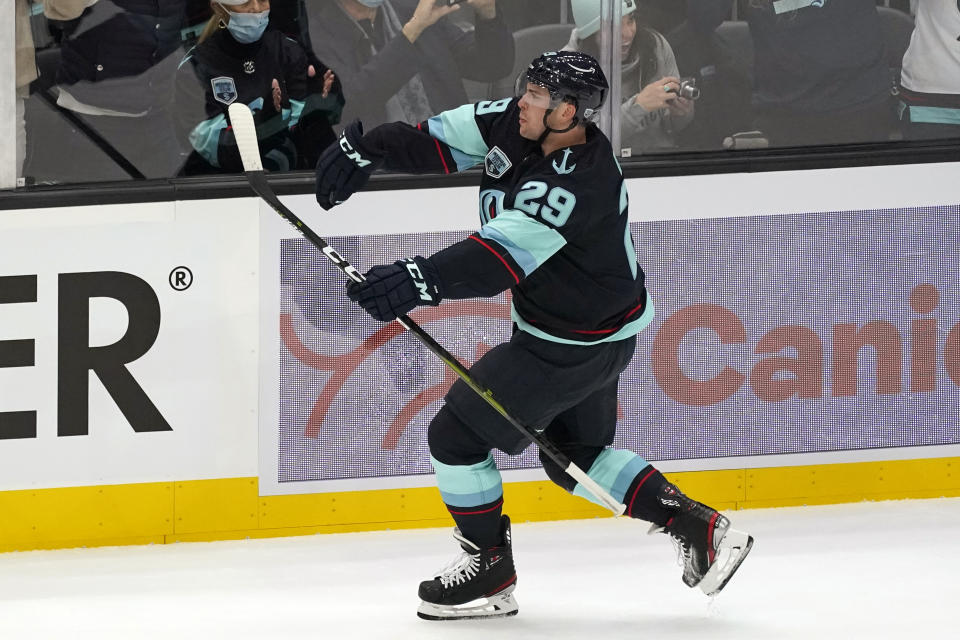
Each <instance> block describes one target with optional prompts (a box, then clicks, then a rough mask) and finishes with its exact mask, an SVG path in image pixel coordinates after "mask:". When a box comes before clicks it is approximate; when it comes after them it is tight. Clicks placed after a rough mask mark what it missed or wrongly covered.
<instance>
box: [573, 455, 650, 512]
mask: <svg viewBox="0 0 960 640" xmlns="http://www.w3.org/2000/svg"><path fill="white" fill-rule="evenodd" d="M649 464H650V463H649V462H647V461H646V460H644V459H643V458H641V457H640V456H638V455H637V454H635V453H634V452H633V451H627V450H625V449H604V450H603V451H602V452H601V453H600V455H599V456H597V459H596V460H594V462H593V464H592V465H590V471H588V472H587V475H588V476H590V478H591V479H592V480H594V481H595V482H596V483H597V484H599V485H600V486H601V487H603V488H604V489H606V491H607V492H608V493H609V494H610V495H611V496H612V497H613V498H615V499H616V500H618V501H619V502H623V501H624V494H625V493H626V492H627V489H629V488H630V483H631V482H633V479H634V478H636V477H637V474H638V473H640V472H641V471H642V470H643V469H644V468H645V467H647V466H648V465H649ZM573 495H575V496H580V497H581V498H586V499H587V500H589V501H590V502H594V503H596V504H599V505H600V506H605V505H604V504H603V503H602V502H600V501H599V500H597V499H596V498H595V497H594V496H593V494H592V493H590V492H589V491H588V490H587V489H585V488H584V487H583V485H582V484H580V483H579V482H578V483H577V486H575V487H574V488H573Z"/></svg>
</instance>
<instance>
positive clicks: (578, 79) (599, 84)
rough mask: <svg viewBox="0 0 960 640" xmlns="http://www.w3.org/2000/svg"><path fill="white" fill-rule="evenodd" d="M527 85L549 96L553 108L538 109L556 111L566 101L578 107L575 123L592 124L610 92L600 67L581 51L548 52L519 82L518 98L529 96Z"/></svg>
mask: <svg viewBox="0 0 960 640" xmlns="http://www.w3.org/2000/svg"><path fill="white" fill-rule="evenodd" d="M527 83H532V84H535V85H537V86H540V87H543V88H544V89H546V90H547V92H548V93H549V96H550V104H538V105H537V106H540V107H543V108H547V109H555V108H556V107H557V106H558V105H559V104H560V102H563V101H567V102H570V103H571V104H574V105H575V106H576V107H577V112H576V115H575V116H574V122H578V121H581V120H583V121H589V120H593V119H594V118H595V117H596V115H597V114H598V113H599V111H600V107H601V106H603V103H604V101H605V100H606V98H607V91H608V90H609V89H610V85H609V84H607V78H606V76H604V74H603V69H601V68H600V63H599V62H597V61H596V59H594V58H593V56H590V55H587V54H586V53H582V52H580V51H548V52H546V53H544V54H543V55H541V56H539V57H538V58H536V59H535V60H534V61H533V62H531V63H530V66H529V67H527V70H526V72H524V73H521V74H520V77H518V78H517V87H516V95H523V94H525V93H526V92H527V91H526V87H527ZM534 104H536V103H534Z"/></svg>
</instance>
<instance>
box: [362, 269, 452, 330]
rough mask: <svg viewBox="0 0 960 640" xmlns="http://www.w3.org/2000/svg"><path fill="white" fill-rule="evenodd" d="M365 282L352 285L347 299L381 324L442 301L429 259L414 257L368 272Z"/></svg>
mask: <svg viewBox="0 0 960 640" xmlns="http://www.w3.org/2000/svg"><path fill="white" fill-rule="evenodd" d="M366 278H367V279H366V281H365V282H351V283H350V284H349V285H348V286H347V295H348V296H350V299H351V300H353V301H354V302H356V303H357V304H359V305H360V306H361V307H363V308H364V310H365V311H366V312H367V313H369V314H370V315H371V316H373V317H374V318H376V319H377V320H380V321H381V322H390V321H391V320H396V319H397V318H398V317H399V316H402V315H406V314H407V313H409V312H410V311H412V310H413V309H414V308H415V307H417V306H420V305H431V306H434V307H435V306H437V305H438V304H440V300H442V299H443V293H442V291H441V290H440V277H439V274H438V273H437V269H436V267H434V265H433V263H432V262H430V259H429V258H424V257H422V256H417V257H416V258H407V259H406V260H397V261H396V262H394V263H393V264H385V265H380V266H378V267H374V268H372V269H370V271H367V273H366Z"/></svg>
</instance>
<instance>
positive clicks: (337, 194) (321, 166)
mask: <svg viewBox="0 0 960 640" xmlns="http://www.w3.org/2000/svg"><path fill="white" fill-rule="evenodd" d="M382 162H383V158H382V157H381V156H378V155H376V154H374V153H371V152H370V150H368V149H366V148H364V146H363V125H362V124H361V123H360V121H359V120H354V121H353V122H351V123H350V124H348V125H347V126H346V128H345V129H344V130H343V133H342V134H341V135H340V139H339V140H338V141H337V142H336V144H332V145H330V146H329V147H327V148H326V149H325V150H324V152H323V153H322V154H321V155H320V161H319V162H317V202H318V203H319V204H320V206H321V207H323V208H324V209H326V210H327V211H329V210H330V209H332V208H333V207H335V206H337V205H338V204H340V203H341V202H343V201H344V200H346V199H347V198H349V197H350V196H352V195H353V194H354V193H356V192H357V191H359V190H360V189H363V187H364V186H366V184H367V181H368V180H369V179H370V174H372V173H373V172H374V171H376V170H377V167H379V166H380V164H381V163H382Z"/></svg>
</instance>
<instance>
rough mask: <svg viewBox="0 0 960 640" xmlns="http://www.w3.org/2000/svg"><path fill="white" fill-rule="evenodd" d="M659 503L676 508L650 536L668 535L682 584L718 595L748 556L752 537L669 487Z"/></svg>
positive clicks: (716, 513) (751, 545)
mask: <svg viewBox="0 0 960 640" xmlns="http://www.w3.org/2000/svg"><path fill="white" fill-rule="evenodd" d="M659 499H660V501H661V503H662V504H664V505H665V506H669V507H674V508H676V511H677V513H676V515H674V516H673V517H672V518H671V519H670V520H669V521H668V522H667V524H666V526H663V527H657V526H656V525H654V526H653V527H652V528H651V529H650V533H655V532H662V533H666V534H668V535H669V536H670V537H671V538H672V539H673V542H674V544H675V545H676V547H677V552H678V555H679V556H680V558H681V560H682V563H683V582H684V584H686V585H687V586H688V587H700V590H701V591H703V592H704V593H705V594H707V595H708V596H713V595H716V594H718V593H720V590H721V589H723V588H724V587H725V586H726V584H727V582H729V581H730V578H732V577H733V574H734V573H735V572H736V570H737V568H739V567H740V564H741V563H742V562H743V561H744V559H745V558H746V557H747V554H748V553H750V549H751V547H753V537H752V536H750V535H748V534H747V533H744V532H743V531H738V530H736V529H732V528H730V520H728V519H727V518H726V517H725V516H723V515H721V514H720V513H718V512H717V511H715V510H713V509H711V508H710V507H708V506H706V505H704V504H701V503H699V502H696V501H694V500H691V499H690V498H688V497H687V496H685V495H683V494H682V493H680V491H679V490H677V488H676V487H674V486H673V485H670V484H668V485H666V486H665V487H664V488H663V490H662V492H661V494H660V496H659Z"/></svg>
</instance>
